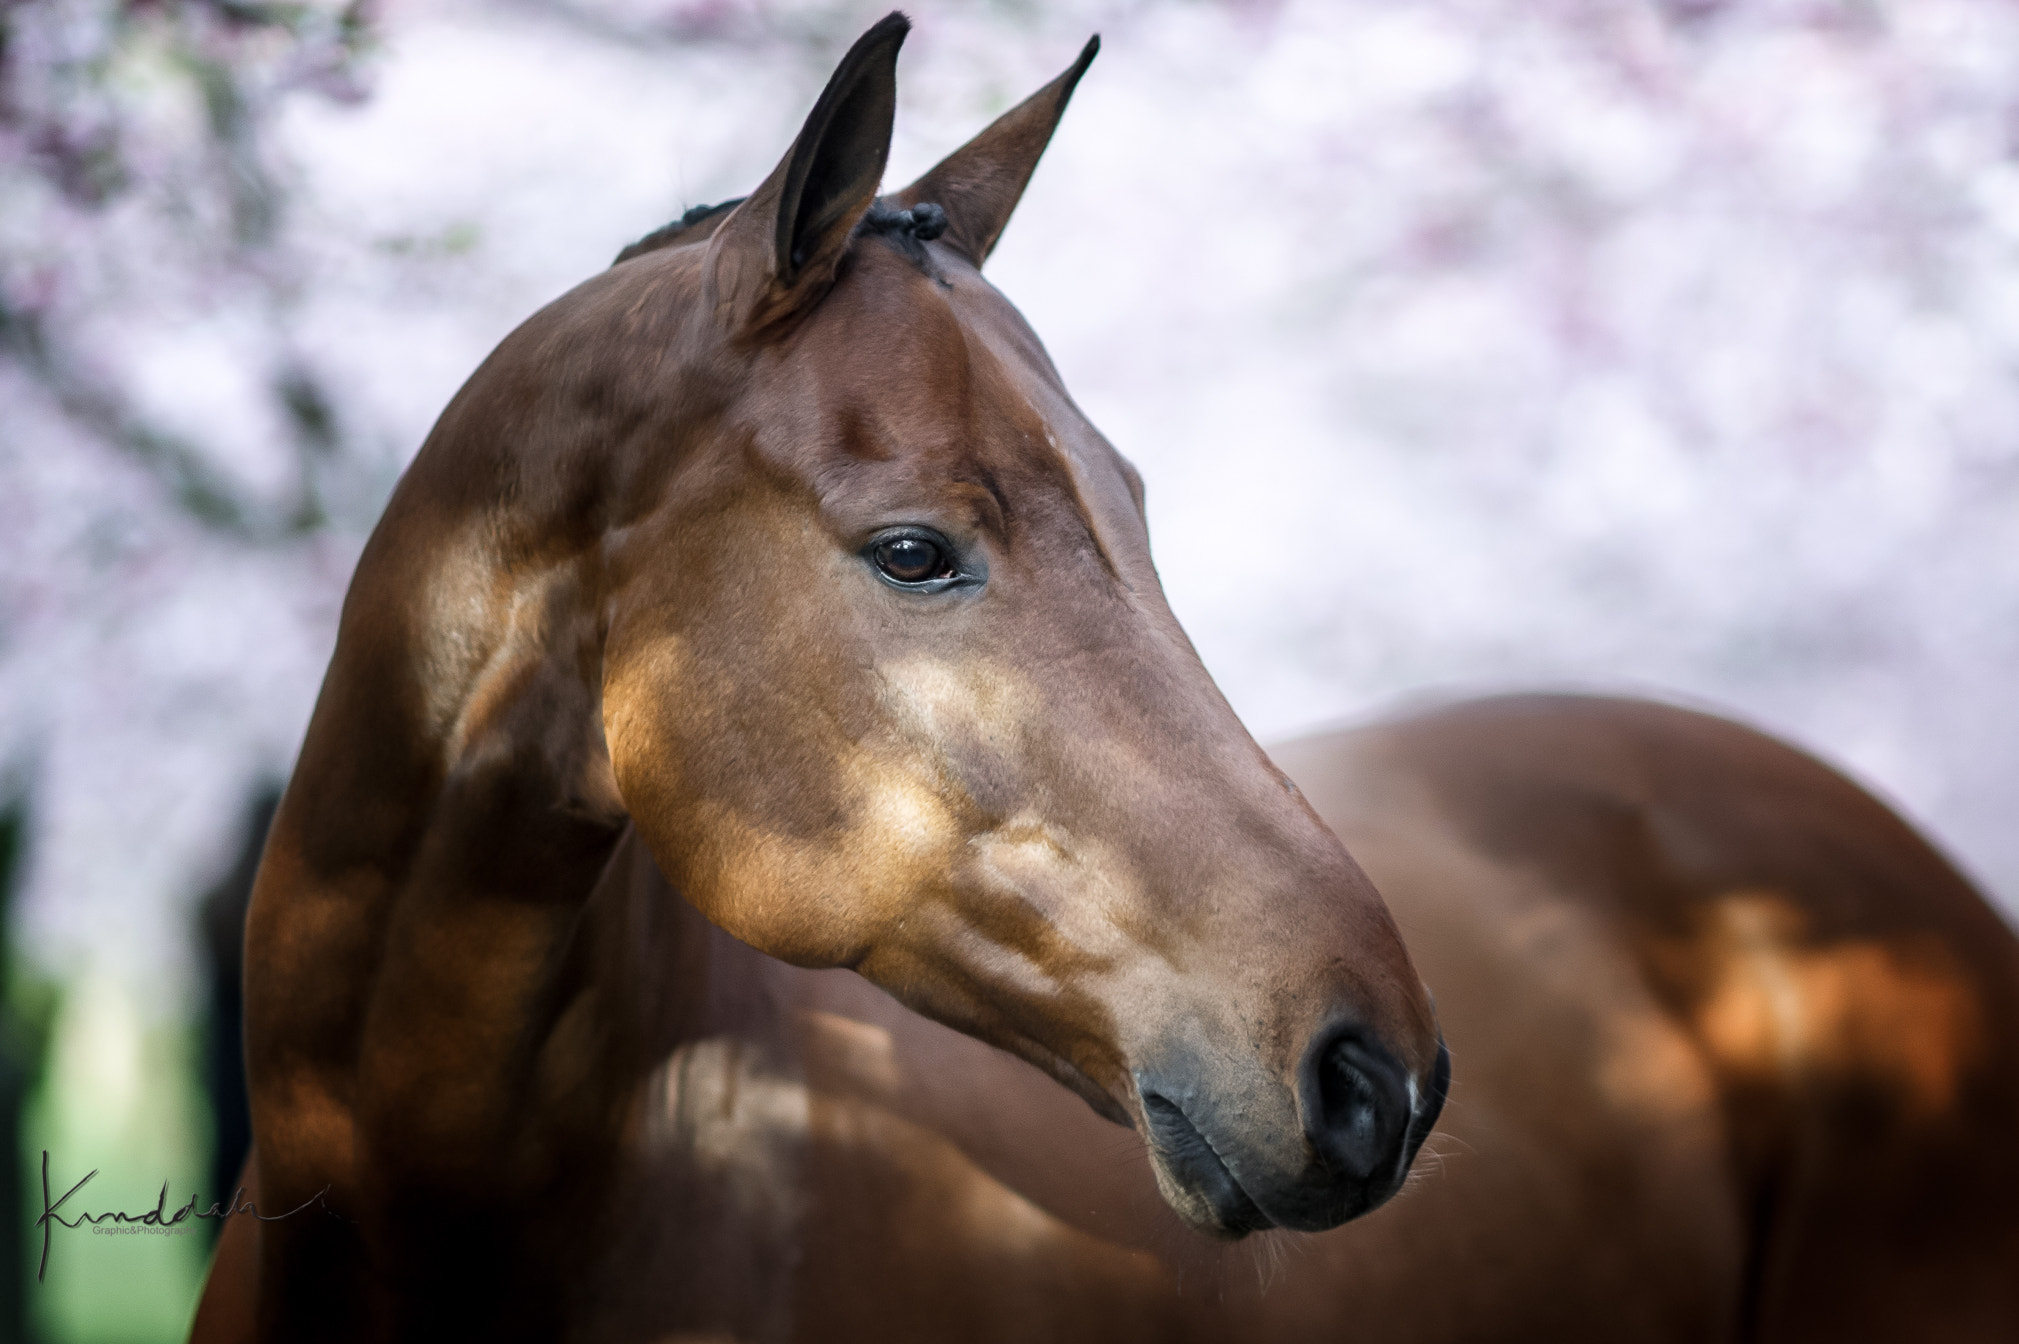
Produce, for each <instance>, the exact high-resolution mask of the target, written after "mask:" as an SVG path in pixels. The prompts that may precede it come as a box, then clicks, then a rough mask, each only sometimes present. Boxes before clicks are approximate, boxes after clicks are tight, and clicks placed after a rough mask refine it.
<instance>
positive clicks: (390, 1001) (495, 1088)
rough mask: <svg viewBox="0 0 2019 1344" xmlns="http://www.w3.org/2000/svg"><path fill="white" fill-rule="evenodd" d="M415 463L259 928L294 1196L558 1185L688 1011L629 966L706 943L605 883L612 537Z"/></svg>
mask: <svg viewBox="0 0 2019 1344" xmlns="http://www.w3.org/2000/svg"><path fill="white" fill-rule="evenodd" d="M416 475H417V477H418V478H419V479H418V480H416V479H410V480H409V481H408V482H407V483H406V484H404V485H403V486H402V489H401V491H400V493H399V495H398V496H397V497H396V499H395V501H394V503H393V505H392V506H391V507H390V508H389V510H388V513H387V516H386V519H385V521H384V523H382V524H381V527H380V530H379V532H378V533H377V534H376V535H375V536H374V538H373V541H372V543H371V545H370V546H369V547H368V548H367V551H366V554H365V556H364V558H363V559H362V560H361V562H360V565H359V570H358V575H357V578H356V579H355V580H354V582H353V586H352V591H351V595H350V597H349V599H348V600H347V602H346V605H345V614H344V619H343V624H342V629H341V632H340V636H339V640H338V648H337V652H336V655H335V657H334V659H333V660H332V663H331V667H330V672H329V675H328V679H327V680H326V682H325V685H324V689H323V694H322V697H321V699H320V701H319V703H318V706H317V709H316V713H315V716H314V719H313V721H312V723H311V726H310V730H309V733H308V736H307V739H306V741H305V743H304V746H303V751H302V755H301V759H300V761H299V763H298V765H297V768H296V772H295V776H294V780H293V782H292V783H291V784H290V786H289V790H288V793H287V797H286V799H285V801H284V802H283V804H282V807H281V810H280V814H279V816H278V817H277V818H276V822H275V826H274V831H273V836H272V839H271V840H270V842H269V845H268V852H267V857H266V861H265V865H264V867H263V869H262V872H261V876H260V880H259V886H258V891H257V894H256V897H255V904H254V910H253V914H252V919H251V922H250V925H249V930H248V939H249V953H250V958H249V963H248V964H249V967H250V968H251V969H250V970H249V973H248V983H247V994H248V1016H249V1027H248V1039H247V1045H248V1060H249V1066H250V1070H251V1075H252V1077H251V1082H252V1087H253V1094H254V1112H255V1127H256V1130H257V1132H258V1142H259V1147H260V1152H261V1163H262V1174H263V1176H264V1177H267V1178H268V1179H269V1180H270V1181H271V1182H272V1183H273V1187H274V1188H273V1190H272V1193H273V1194H274V1195H276V1196H280V1197H285V1196H287V1195H290V1194H297V1193H302V1192H308V1193H312V1192H313V1191H314V1190H316V1189H320V1188H321V1187H322V1186H323V1185H325V1184H334V1185H335V1186H336V1187H337V1188H338V1190H339V1192H340V1193H341V1192H343V1191H344V1190H345V1188H346V1187H352V1188H354V1189H355V1191H356V1193H357V1197H358V1198H359V1199H361V1200H362V1201H364V1202H366V1203H370V1202H372V1201H373V1200H374V1199H380V1198H385V1197H388V1196H387V1195H386V1192H389V1191H394V1190H425V1191H432V1192H434V1193H435V1194H436V1195H438V1196H449V1197H459V1196H460V1195H461V1194H469V1193H471V1192H477V1191H484V1192H490V1195H494V1196H496V1197H497V1198H500V1199H506V1198H512V1197H516V1196H523V1195H529V1194H533V1193H535V1192H536V1191H537V1190H538V1189H540V1188H542V1187H544V1186H546V1185H548V1184H550V1183H552V1182H555V1181H557V1180H560V1179H563V1178H562V1177H561V1176H560V1175H558V1174H557V1172H556V1171H554V1170H553V1169H552V1168H553V1167H554V1166H555V1164H557V1163H563V1162H567V1161H571V1160H573V1157H574V1156H575V1155H576V1154H578V1153H579V1152H580V1151H581V1150H582V1149H584V1148H595V1147H598V1146H601V1147H604V1148H607V1147H609V1143H608V1138H609V1135H610V1133H611V1131H612V1130H613V1129H614V1128H616V1127H618V1126H620V1125H621V1124H622V1123H623V1119H622V1115H621V1112H622V1110H623V1107H624V1106H625V1105H626V1104H627V1101H628V1098H629V1096H630V1093H631V1091H632V1090H633V1088H634V1086H635V1083H636V1080H637V1075H638V1074H639V1072H640V1071H641V1070H642V1069H643V1068H644V1067H645V1064H646V1061H647V1058H648V1057H649V1054H650V1047H651V1042H649V1041H646V1040H642V1039H640V1033H641V1031H648V1030H657V1027H656V1025H654V1024H657V1023H663V1022H665V1021H667V1020H669V1018H677V1016H678V1005H677V1004H672V1003H665V1002H659V1003H656V1004H655V1005H654V1006H652V1007H651V1010H650V1011H649V1012H646V1011H643V1010H642V1008H641V1005H640V1004H639V1003H637V1002H634V1001H632V999H633V998H635V996H636V995H637V994H641V993H645V992H646V991H645V990H644V989H642V988H641V987H640V986H641V984H642V983H643V982H644V980H645V979H646V978H647V977H645V976H644V975H643V972H642V971H641V970H640V967H639V964H638V962H637V958H638V957H639V956H655V957H657V958H658V959H659V962H660V964H661V965H664V964H666V962H667V960H668V959H672V960H676V961H677V954H678V944H679V943H680V942H681V941H682V940H683V939H687V940H690V941H691V939H692V937H693V936H694V935H693V931H692V929H691V928H690V927H689V926H688V925H687V924H686V923H684V922H682V921H679V920H668V919H664V918H658V917H656V916H653V915H652V913H651V912H650V911H649V910H643V909H641V906H642V905H644V904H649V903H650V893H649V891H648V890H647V889H646V887H645V885H644V884H641V883H640V882H638V881H637V880H635V876H634V875H628V874H630V869H629V868H623V870H622V871H613V867H612V865H613V856H616V855H617V854H618V851H619V842H620V838H621V837H622V836H623V835H624V834H625V832H626V818H625V815H624V812H623V808H622V804H621V801H620V799H619V798H618V796H617V793H616V787H615V783H614V781H613V780H612V778H611V776H610V770H609V761H608V755H607V751H606V750H605V748H604V745H603V740H602V726H601V706H600V694H599V686H600V675H601V638H602V633H601V629H600V625H599V598H600V590H601V584H600V577H599V565H600V562H599V558H598V557H599V550H600V548H599V547H598V546H597V545H595V544H588V545H574V546H568V545H558V544H553V543H551V542H547V541H544V540H543V539H542V538H541V537H540V536H539V535H537V533H536V532H535V531H534V530H533V529H530V528H527V527H524V526H515V525H514V520H512V519H509V518H504V519H501V518H499V517H498V516H497V515H496V513H495V511H492V512H490V513H488V514H487V513H484V512H465V513H464V516H463V517H461V518H457V517H454V516H448V515H449V513H450V510H447V509H445V508H443V507H441V506H439V505H438V504H436V503H432V502H431V499H432V498H433V497H431V496H430V494H429V492H428V491H427V489H426V477H425V476H421V475H420V474H419V473H418V472H417V473H416ZM627 862H629V863H631V864H633V865H634V866H635V864H636V863H637V862H643V863H644V864H645V865H646V866H647V867H649V864H650V860H649V857H644V856H642V854H640V855H634V856H632V858H631V859H629V860H627ZM619 867H620V868H622V865H619ZM592 896H593V899H592ZM641 921H642V922H641ZM641 929H642V930H644V932H643V933H642V934H641V932H640V930H641ZM612 930H618V931H625V932H624V936H623V937H618V936H616V935H615V934H613V933H611V932H610V931H612ZM641 937H642V938H643V940H644V941H643V943H642V945H640V944H639V943H638V940H639V938H641ZM627 940H629V950H628V951H625V950H623V948H622V947H621V946H620V945H623V944H625V943H626V941H627ZM676 983H677V982H676ZM652 992H654V993H661V994H663V993H664V992H665V991H664V990H660V989H656V988H655V989H654V990H653V991H652ZM640 1024H643V1025H640ZM374 1191H377V1192H378V1193H376V1194H375V1193H374ZM488 1197H489V1196H486V1198H488Z"/></svg>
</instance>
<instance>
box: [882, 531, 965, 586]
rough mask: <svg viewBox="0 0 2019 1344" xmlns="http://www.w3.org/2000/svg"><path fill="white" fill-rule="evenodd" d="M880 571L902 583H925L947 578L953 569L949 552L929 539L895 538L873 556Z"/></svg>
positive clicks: (883, 545) (883, 544) (883, 542)
mask: <svg viewBox="0 0 2019 1344" xmlns="http://www.w3.org/2000/svg"><path fill="white" fill-rule="evenodd" d="M870 558H871V559H872V560H874V561H875V562H876V567H877V568H878V569H880V570H882V571H883V572H884V573H885V574H886V575H888V576H889V577H890V578H892V579H895V580H896V581H897V582H899V583H924V582H925V581H926V580H927V579H936V578H940V577H941V576H943V575H945V574H946V573H947V572H948V571H949V570H951V569H952V568H953V566H951V565H949V564H948V563H947V559H946V552H945V551H944V550H942V549H941V548H940V547H939V545H938V544H937V543H935V542H933V541H931V540H930V539H928V538H926V537H892V538H890V539H889V540H888V541H880V542H878V543H877V544H876V547H875V549H874V550H872V551H871V552H870Z"/></svg>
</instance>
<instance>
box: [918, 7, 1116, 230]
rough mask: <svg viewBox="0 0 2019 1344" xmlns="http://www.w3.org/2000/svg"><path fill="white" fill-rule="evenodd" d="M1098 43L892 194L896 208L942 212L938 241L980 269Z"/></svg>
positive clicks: (1092, 42) (1092, 41)
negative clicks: (926, 206)
mask: <svg viewBox="0 0 2019 1344" xmlns="http://www.w3.org/2000/svg"><path fill="white" fill-rule="evenodd" d="M1100 49H1101V39H1100V38H1099V37H1094V38H1091V39H1089V40H1088V42H1087V45H1086V46H1085V47H1084V48H1082V49H1081V51H1080V58H1079V59H1078V60H1076V61H1074V62H1073V63H1072V66H1071V67H1070V68H1069V69H1068V70H1067V71H1066V72H1065V73H1064V74H1062V75H1060V76H1059V77H1058V78H1057V79H1055V80H1053V81H1052V82H1051V83H1049V84H1047V85H1045V86H1044V87H1043V88H1042V89H1039V90H1038V91H1037V92H1036V93H1034V94H1032V95H1031V96H1030V97H1028V98H1026V99H1024V101H1023V102H1021V103H1019V104H1017V105H1016V106H1015V107H1013V108H1011V109H1010V110H1009V111H1007V112H1005V113H1003V114H1002V115H1001V116H1000V117H998V118H996V120H995V122H994V124H992V125H991V126H990V127H989V128H988V129H987V130H985V131H983V132H982V133H981V134H980V135H977V136H976V137H975V138H974V139H972V140H970V141H968V142H967V143H966V144H965V145H962V146H961V147H960V148H959V149H957V150H955V151H954V152H953V153H951V154H949V155H947V156H946V157H945V158H944V159H942V160H940V162H939V166H938V167H936V168H934V169H933V170H932V171H931V172H929V173H927V174H926V175H925V176H924V177H921V178H920V179H918V181H916V182H914V183H912V184H911V185H910V186H908V187H906V188H905V189H904V190H903V191H901V192H899V193H898V194H897V197H896V203H897V206H898V208H899V209H909V208H910V207H912V206H914V205H918V204H920V203H921V202H925V201H930V202H932V203H933V204H935V205H938V206H939V207H940V208H941V209H943V210H945V211H946V241H947V242H949V243H951V244H952V245H953V246H954V248H955V250H956V251H959V252H960V253H962V254H963V255H965V256H966V257H967V259H968V260H969V261H971V262H973V263H974V264H975V265H976V266H980V265H981V264H982V263H983V262H984V261H986V260H988V254H989V253H991V252H993V251H995V244H996V239H998V238H1000V237H1002V231H1003V226H1004V225H1005V224H1008V223H1009V217H1010V212H1011V211H1013V210H1015V209H1016V208H1017V202H1018V201H1019V200H1021V199H1023V194H1024V188H1025V187H1026V186H1028V185H1029V184H1030V180H1031V173H1032V172H1033V171H1035V170H1036V168H1037V166H1038V157H1039V156H1040V155H1042V154H1043V153H1044V152H1045V146H1046V145H1048V144H1050V143H1051V140H1052V132H1053V131H1055V130H1057V129H1058V126H1059V118H1060V117H1061V116H1064V115H1065V110H1066V103H1067V102H1068V101H1069V100H1070V99H1071V98H1072V96H1073V89H1074V87H1075V86H1077V85H1078V84H1079V82H1080V76H1081V75H1084V74H1085V73H1086V72H1087V67H1088V66H1090V65H1092V64H1093V63H1094V56H1095V54H1096V53H1098V52H1099V51H1100Z"/></svg>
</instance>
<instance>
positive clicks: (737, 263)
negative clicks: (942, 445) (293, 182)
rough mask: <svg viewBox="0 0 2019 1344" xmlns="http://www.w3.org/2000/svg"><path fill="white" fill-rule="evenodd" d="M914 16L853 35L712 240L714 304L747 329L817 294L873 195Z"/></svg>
mask: <svg viewBox="0 0 2019 1344" xmlns="http://www.w3.org/2000/svg"><path fill="white" fill-rule="evenodd" d="M910 31H911V21H910V20H909V19H907V18H905V17H904V15H902V14H898V13H892V14H889V15H886V16H885V17H884V18H883V19H882V20H880V21H879V22H878V23H877V24H876V26H875V27H873V28H871V29H870V30H869V31H868V32H866V33H864V34H863V35H862V36H861V37H860V38H858V39H856V43H855V45H854V46H852V47H850V48H849V49H848V54H847V55H846V56H843V57H842V58H841V64H840V65H839V66H837V67H835V71H834V75H833V77H832V78H831V79H829V80H828V81H827V87H826V88H825V89H823V90H821V93H820V99H819V101H818V102H816V103H814V105H813V111H812V112H810V113H808V114H807V118H806V124H805V125H804V126H803V127H801V128H800V131H799V138H798V139H796V140H794V141H793V142H792V148H791V150H790V151H788V152H787V153H786V155H785V158H784V159H783V160H782V161H781V162H780V163H779V165H778V166H777V167H776V168H774V169H772V171H771V176H769V177H767V178H765V179H764V184H763V185H762V186H760V187H758V188H757V190H756V191H754V192H752V193H751V194H750V198H749V199H748V200H746V201H745V202H744V203H743V204H742V205H740V206H738V207H737V208H736V212H735V213H734V214H732V215H731V216H730V217H729V218H728V219H726V220H724V221H723V222H722V227H721V228H719V229H717V230H716V232H715V236H714V237H713V238H712V239H711V240H710V244H709V245H710V249H711V253H712V255H711V258H710V267H711V274H712V276H713V280H714V286H715V298H716V305H717V310H718V311H720V310H721V309H722V308H723V307H725V306H726V307H728V308H730V309H731V310H732V312H731V313H730V314H729V315H730V316H731V319H732V321H734V322H735V323H736V324H737V325H738V326H741V327H743V328H744V329H746V330H750V329H756V328H761V327H767V326H770V325H771V324H773V323H774V322H777V321H778V320H780V319H781V318H784V317H786V316H789V315H790V314H792V313H794V312H797V311H800V310H802V309H804V308H806V307H808V306H810V305H811V304H812V303H814V302H815V301H817V300H818V299H819V298H820V296H821V295H822V294H824V293H826V292H827V289H828V286H830V285H831V284H832V283H833V282H834V271H835V267H836V266H837V265H838V264H839V263H840V261H841V257H842V254H843V253H844V252H846V251H847V250H848V243H849V239H850V237H851V236H852V235H853V234H854V232H855V226H856V224H857V223H858V222H859V221H860V220H861V219H862V217H863V215H864V214H866V213H867V212H868V210H869V207H870V205H871V204H873V203H874V202H875V200H876V190H877V187H878V186H879V185H881V184H882V181H883V166H884V162H885V161H886V160H887V159H888V158H889V157H890V126H891V121H892V118H893V117H894V116H895V114H896V111H897V49H898V48H899V47H900V46H902V45H903V44H904V35H905V34H906V33H908V32H910Z"/></svg>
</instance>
